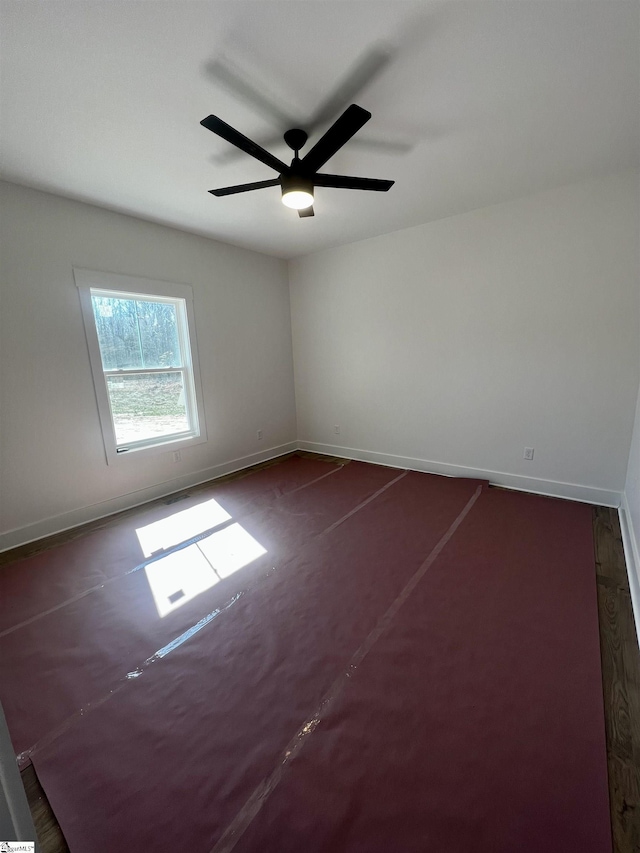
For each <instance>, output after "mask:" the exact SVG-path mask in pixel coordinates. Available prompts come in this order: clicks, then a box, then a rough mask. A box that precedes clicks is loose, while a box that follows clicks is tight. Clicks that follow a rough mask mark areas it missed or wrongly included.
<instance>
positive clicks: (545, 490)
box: [298, 441, 622, 507]
mask: <svg viewBox="0 0 640 853" xmlns="http://www.w3.org/2000/svg"><path fill="white" fill-rule="evenodd" d="M298 447H299V448H300V450H311V451H313V452H314V453H326V454H327V455H329V456H344V457H345V459H357V460H358V461H360V462H373V463H375V464H377V465H388V466H390V467H391V468H408V469H409V470H411V471H425V472H427V473H429V474H443V475H445V476H447V477H473V478H475V479H481V480H489V482H490V483H492V484H493V485H496V486H505V487H507V488H509V489H515V490H517V491H521V492H532V493H533V494H536V495H546V496H547V497H554V498H564V499H565V500H570V501H581V502H583V503H589V504H596V505H597V506H611V507H619V506H620V501H621V498H622V495H621V493H620V492H615V491H610V490H608V489H598V488H594V487H593V486H582V485H579V484H577V483H562V482H557V481H555V480H541V479H538V478H536V477H522V476H520V475H519V474H505V473H504V472H501V471H484V470H482V469H480V468H466V467H464V466H462V465H451V464H449V463H446V462H434V461H432V460H430V459H414V458H412V457H409V456H395V455H394V454H391V453H377V452H376V451H374V450H358V449H356V448H353V447H339V446H338V445H333V444H318V443H317V442H313V441H299V442H298Z"/></svg>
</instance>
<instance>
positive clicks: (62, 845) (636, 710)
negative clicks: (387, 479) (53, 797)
mask: <svg viewBox="0 0 640 853" xmlns="http://www.w3.org/2000/svg"><path fill="white" fill-rule="evenodd" d="M308 455H311V454H308ZM324 458H325V459H326V457H324ZM332 461H342V460H337V459H336V460H332ZM344 461H347V460H344ZM231 476H233V475H231ZM190 491H191V492H193V490H190ZM110 521H111V520H110ZM92 529H94V528H92ZM593 529H594V541H595V557H596V581H597V591H598V614H599V623H600V645H601V655H602V681H603V693H604V707H605V719H606V734H607V759H608V769H609V796H610V804H611V826H612V838H613V851H614V853H640V653H639V651H638V643H637V636H636V631H635V624H634V619H633V611H632V608H631V598H630V594H629V584H628V579H627V571H626V567H625V562H624V555H623V550H622V538H621V534H620V526H619V521H618V512H617V510H615V509H609V508H607V507H594V510H593ZM56 544H58V543H56ZM38 550H41V549H38ZM22 556H24V555H22ZM22 779H23V783H24V785H25V790H26V792H27V799H28V801H29V805H30V807H31V811H32V814H33V817H34V822H35V825H36V829H37V832H38V839H39V841H40V845H41V847H40V849H41V851H42V853H68V847H67V845H66V842H65V840H64V837H63V835H62V832H61V830H60V828H59V826H58V824H57V821H56V819H55V816H54V815H53V812H52V810H51V807H50V806H49V803H48V802H47V799H46V796H45V794H44V791H43V790H42V788H41V786H40V784H39V782H38V779H37V776H36V773H35V770H34V769H33V767H27V768H26V769H25V770H24V771H23V772H22ZM443 853H445V851H443Z"/></svg>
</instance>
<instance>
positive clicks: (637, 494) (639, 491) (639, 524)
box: [620, 282, 640, 641]
mask: <svg viewBox="0 0 640 853" xmlns="http://www.w3.org/2000/svg"><path fill="white" fill-rule="evenodd" d="M639 286H640V282H639ZM620 521H621V527H622V537H623V542H624V551H625V558H626V561H627V568H628V570H629V587H630V589H631V598H632V600H633V609H634V612H635V617H636V628H637V630H638V640H639V641H640V390H639V391H638V403H637V405H636V419H635V423H634V427H633V437H632V439H631V451H630V453H629V466H628V468H627V482H626V484H625V490H624V497H623V501H622V511H621V513H620Z"/></svg>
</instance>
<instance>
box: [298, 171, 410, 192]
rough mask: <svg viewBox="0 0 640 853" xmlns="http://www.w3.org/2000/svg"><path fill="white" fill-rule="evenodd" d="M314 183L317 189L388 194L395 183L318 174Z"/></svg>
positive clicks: (376, 179)
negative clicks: (330, 188) (372, 191)
mask: <svg viewBox="0 0 640 853" xmlns="http://www.w3.org/2000/svg"><path fill="white" fill-rule="evenodd" d="M313 183H314V184H315V185H316V186H317V187H336V188H337V189H342V190H375V191H377V192H380V193H386V192H387V190H389V189H391V187H392V186H393V185H394V184H395V181H382V180H379V179H378V178H352V177H351V176H350V175H326V174H316V175H314V176H313Z"/></svg>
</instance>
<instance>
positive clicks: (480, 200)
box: [0, 0, 640, 258]
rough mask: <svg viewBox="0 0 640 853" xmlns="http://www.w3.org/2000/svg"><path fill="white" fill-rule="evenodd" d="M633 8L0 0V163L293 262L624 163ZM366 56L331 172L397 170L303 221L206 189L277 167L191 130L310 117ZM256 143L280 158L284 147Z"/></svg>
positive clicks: (273, 202)
mask: <svg viewBox="0 0 640 853" xmlns="http://www.w3.org/2000/svg"><path fill="white" fill-rule="evenodd" d="M639 10H640V5H639V4H638V2H635V0H630V2H625V1H624V0H603V2H598V0H576V2H571V0H498V2H488V0H471V2H462V0H451V1H450V2H439V3H432V2H409V0H400V2H399V0H391V2H373V0H338V2H329V0H285V2H273V0H259V2H244V0H232V2H218V0H203V2H198V0H188V2H184V0H168V2H164V0H146V2H140V1H139V0H127V2H118V0H99V2H92V1H91V0H79V2H66V0H56V2H51V0H0V14H1V18H2V20H1V22H0V23H1V24H2V43H1V73H2V76H1V95H2V101H1V129H0V145H1V148H0V150H1V159H0V170H1V173H2V176H3V177H4V178H5V179H6V180H8V181H14V182H16V183H20V184H25V185H28V186H32V187H37V188H41V189H44V190H48V191H51V192H54V193H59V194H61V195H65V196H69V197H71V198H76V199H80V200H83V201H88V202H91V203H94V204H97V205H101V206H103V207H107V208H110V209H113V210H118V211H122V212H125V213H129V214H133V215H135V216H139V217H142V218H144V219H149V220H152V221H154V222H161V223H164V224H167V225H172V226H174V227H178V228H181V229H184V230H187V231H192V232H194V233H197V234H203V235H205V236H208V237H214V238H217V239H220V240H224V241H227V242H230V243H234V244H236V245H240V246H245V247H248V248H252V249H256V250H258V251H262V252H266V253H269V254H273V255H278V256H280V257H286V258H289V257H294V256H297V255H301V254H305V253H308V252H311V251H315V250H317V249H321V248H324V247H327V246H335V245H338V244H341V243H347V242H352V241H354V240H360V239H363V238H366V237H371V236H374V235H377V234H381V233H385V232H389V231H394V230H397V229H401V228H406V227H408V226H411V225H416V224H419V223H422V222H427V221H430V220H434V219H440V218H442V217H445V216H450V215H452V214H455V213H459V212H462V211H467V210H472V209H474V208H478V207H484V206H486V205H489V204H493V203H496V202H500V201H504V200H507V199H511V198H516V197H518V196H522V195H525V194H527V193H531V192H535V191H537V190H540V189H545V188H548V187H551V186H555V185H559V184H565V183H570V182H572V181H576V180H580V179H583V178H587V177H590V176H592V175H597V174H603V173H606V172H612V171H614V170H618V169H623V168H627V167H630V166H635V165H638V158H639V153H640V133H639V104H640V62H639V57H640V48H639ZM380 50H383V51H385V52H386V56H387V60H386V62H385V63H383V66H382V67H381V68H380V69H379V73H378V74H377V75H374V76H373V79H370V80H369V81H368V82H367V83H366V84H365V85H364V86H363V87H362V88H361V90H360V91H358V93H357V95H355V96H353V97H352V98H350V100H353V101H355V102H356V103H358V104H360V105H361V106H363V107H365V109H368V110H369V111H370V112H371V113H373V118H372V119H371V121H370V122H369V123H368V124H367V125H366V126H365V127H364V128H363V129H362V130H361V131H360V133H359V134H358V136H357V137H355V138H354V140H352V141H351V142H349V143H348V144H347V146H346V147H345V148H344V149H342V150H341V151H340V152H338V154H336V155H335V156H334V157H333V158H332V160H330V161H329V163H328V164H327V166H326V167H325V171H330V172H338V173H343V174H349V175H363V176H367V177H376V178H389V179H394V180H395V181H396V184H395V186H394V187H392V189H391V190H390V191H389V192H388V193H366V192H357V191H350V190H336V189H324V188H318V189H317V190H316V203H315V211H316V216H315V217H314V218H313V219H299V218H298V216H297V214H296V213H295V211H291V210H288V209H287V208H285V207H284V206H283V205H282V204H281V202H280V200H279V190H278V188H277V187H275V188H270V189H262V190H259V191H257V192H255V193H248V194H241V195H236V196H232V197H226V198H215V197H213V196H211V195H210V194H208V193H207V190H209V189H212V188H214V187H220V186H227V185H230V184H237V183H244V182H248V181H260V180H264V179H267V178H271V177H275V176H276V175H275V173H274V172H272V171H271V170H270V169H269V168H268V167H267V166H264V165H263V164H262V163H259V162H257V161H255V160H253V159H252V158H250V157H249V156H247V155H245V154H239V155H238V156H235V154H234V151H233V149H232V148H231V146H229V144H228V143H226V142H224V141H223V140H221V139H219V138H218V137H216V136H215V135H214V134H212V133H210V132H209V131H207V130H205V129H204V128H203V127H201V126H200V124H199V122H200V120H201V119H202V118H204V117H205V116H206V115H208V114H209V113H214V114H216V115H218V116H220V117H221V118H222V119H224V120H225V121H226V122H228V123H229V124H231V125H233V126H234V127H236V128H237V129H238V130H240V131H241V132H242V133H244V134H245V135H247V136H250V137H252V138H255V139H264V138H266V137H269V136H273V135H274V134H275V135H278V134H281V133H282V132H283V131H284V130H286V129H287V127H288V126H292V125H295V124H301V125H302V126H303V127H304V124H305V119H308V118H309V117H310V116H312V115H313V114H314V113H315V112H316V111H317V110H318V108H319V107H320V105H321V104H322V103H323V102H324V101H325V100H326V99H327V98H328V97H329V96H331V95H335V96H336V99H337V100H339V99H340V98H339V96H340V95H344V94H345V90H346V88H348V86H349V84H350V83H353V82H354V80H355V79H356V78H357V77H358V71H357V69H358V65H359V63H361V62H365V61H366V60H367V59H368V58H370V57H371V56H372V55H373V51H380ZM345 106H346V104H345ZM285 116H291V121H289V119H287V118H286V117H285ZM326 126H327V125H326V124H325V127H326ZM321 132H322V129H319V130H318V131H316V133H315V134H314V135H313V136H312V138H311V139H310V142H309V146H310V145H311V144H312V143H313V141H314V140H315V139H316V138H318V137H319V135H320V133H321ZM270 148H271V150H272V152H273V153H274V154H276V155H277V156H279V157H280V158H283V159H287V160H288V159H289V157H288V156H287V152H288V149H287V148H286V147H285V145H284V143H282V142H278V143H277V144H274V145H271V146H270ZM289 153H290V152H289ZM302 153H303V154H304V151H303V152H302ZM230 154H231V157H230V156H229V155H230Z"/></svg>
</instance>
